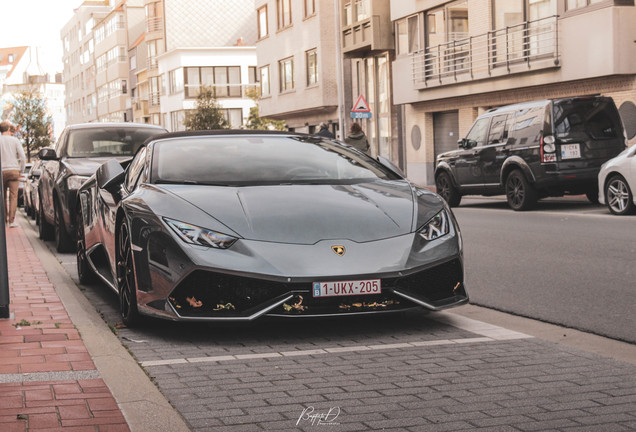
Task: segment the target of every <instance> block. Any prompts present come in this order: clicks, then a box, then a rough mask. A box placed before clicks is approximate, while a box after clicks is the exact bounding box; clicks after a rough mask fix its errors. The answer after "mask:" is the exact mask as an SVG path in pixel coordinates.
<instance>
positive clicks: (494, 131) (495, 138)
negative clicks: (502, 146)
mask: <svg viewBox="0 0 636 432" xmlns="http://www.w3.org/2000/svg"><path fill="white" fill-rule="evenodd" d="M507 118H508V116H507V115H506V114H504V115H499V116H496V117H493V119H492V124H491V125H490V132H489V133H488V143H489V144H494V143H500V142H504V141H505V140H506V138H508V128H507V125H506V119H507Z"/></svg>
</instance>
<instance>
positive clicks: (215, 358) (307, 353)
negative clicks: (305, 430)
mask: <svg viewBox="0 0 636 432" xmlns="http://www.w3.org/2000/svg"><path fill="white" fill-rule="evenodd" d="M492 327H495V326H492ZM497 328H498V327H497ZM500 330H505V329H500ZM513 333H514V334H515V335H516V337H515V335H513ZM529 337H531V336H527V335H524V334H523V333H519V332H510V331H508V332H507V333H505V335H504V332H500V337H495V338H491V337H485V336H484V337H474V338H463V339H440V340H433V341H413V342H403V343H395V344H379V345H351V346H343V347H332V348H322V349H311V350H298V351H282V352H276V351H274V352H268V353H253V354H235V355H223V356H210V357H192V358H180V359H168V360H148V361H142V362H140V363H139V364H140V365H141V366H142V367H151V366H167V365H174V364H192V363H219V362H229V361H236V360H252V359H264V358H279V357H296V356H310V355H325V354H340V353H347V352H356V351H372V350H373V351H380V350H400V349H410V348H417V347H424V346H429V347H430V346H438V345H458V344H469V343H485V342H496V341H500V340H511V339H525V338H529Z"/></svg>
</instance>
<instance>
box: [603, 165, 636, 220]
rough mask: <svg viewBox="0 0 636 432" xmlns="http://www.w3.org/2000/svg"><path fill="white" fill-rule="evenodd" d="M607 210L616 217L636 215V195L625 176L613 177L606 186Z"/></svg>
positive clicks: (617, 175)
mask: <svg viewBox="0 0 636 432" xmlns="http://www.w3.org/2000/svg"><path fill="white" fill-rule="evenodd" d="M605 201H606V202H607V208H608V209H609V211H610V212H612V213H613V214H615V215H619V216H623V215H628V214H632V213H634V210H635V208H634V195H633V194H632V191H631V190H630V188H629V185H628V184H627V182H626V181H625V179H624V178H623V176H621V175H619V174H616V175H613V176H612V177H611V178H610V179H609V181H608V182H607V185H606V186H605Z"/></svg>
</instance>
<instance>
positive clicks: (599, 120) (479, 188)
mask: <svg viewBox="0 0 636 432" xmlns="http://www.w3.org/2000/svg"><path fill="white" fill-rule="evenodd" d="M626 142H627V139H626V137H625V133H624V130H623V125H622V123H621V119H620V116H619V114H618V110H617V109H616V105H615V104H614V101H613V100H612V98H610V97H601V96H590V97H576V98H567V99H551V100H540V101H533V102H526V103H520V104H515V105H508V106H504V107H500V108H495V109H492V110H490V111H488V112H487V113H485V114H483V115H481V116H479V117H478V118H477V120H475V123H474V124H473V126H472V127H471V129H470V131H469V132H468V135H467V136H466V138H463V139H461V140H459V142H458V144H459V147H460V149H459V150H454V151H450V152H447V153H443V154H440V155H438V156H437V160H436V164H435V185H436V186H437V193H438V194H440V195H441V196H442V197H443V198H444V199H445V200H446V201H447V202H448V204H449V205H450V206H457V205H459V202H460V201H461V197H462V195H501V194H504V193H505V195H506V198H507V200H508V205H509V206H510V207H511V208H512V209H514V210H529V209H532V208H533V207H534V205H535V204H536V202H537V200H538V199H540V198H544V197H548V196H563V195H564V194H574V195H578V194H585V195H587V197H588V199H589V200H590V201H592V202H598V185H597V175H598V172H599V169H600V167H601V165H602V164H603V163H604V162H605V161H607V160H608V159H611V158H613V157H614V156H616V155H617V154H619V153H620V152H621V151H623V150H624V149H625V147H626Z"/></svg>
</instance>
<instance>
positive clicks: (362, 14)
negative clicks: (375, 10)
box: [355, 0, 371, 21]
mask: <svg viewBox="0 0 636 432" xmlns="http://www.w3.org/2000/svg"><path fill="white" fill-rule="evenodd" d="M355 5H356V21H363V20H365V19H367V18H369V17H370V16H371V4H370V1H369V0H356V1H355Z"/></svg>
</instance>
